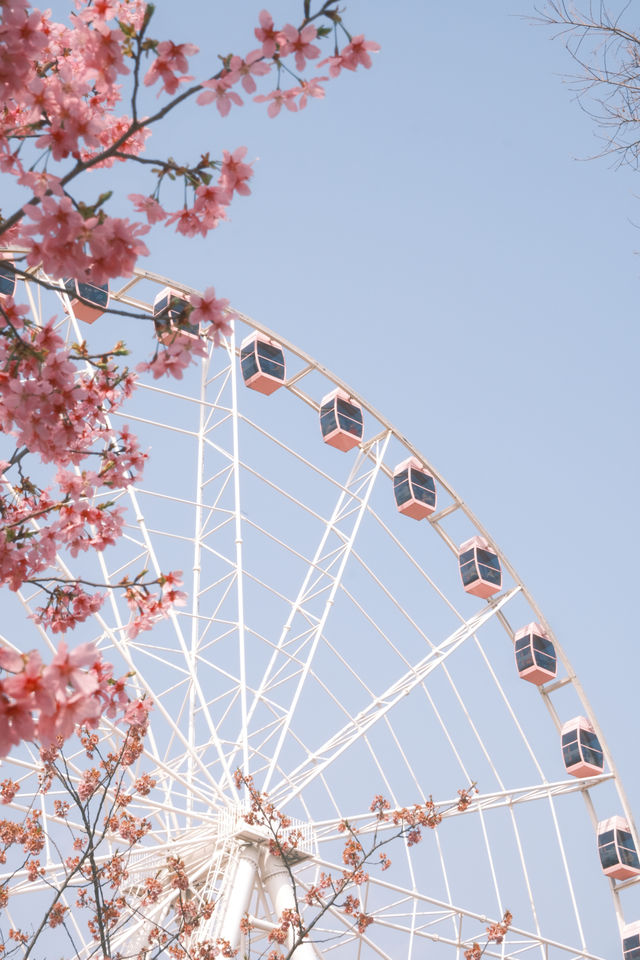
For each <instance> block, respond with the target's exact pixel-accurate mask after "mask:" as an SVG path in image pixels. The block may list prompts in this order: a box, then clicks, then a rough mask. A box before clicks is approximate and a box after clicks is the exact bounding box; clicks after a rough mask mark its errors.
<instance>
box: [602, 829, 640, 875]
mask: <svg viewBox="0 0 640 960" xmlns="http://www.w3.org/2000/svg"><path fill="white" fill-rule="evenodd" d="M597 833H598V853H599V855H600V863H601V864H602V870H603V872H604V874H605V876H607V877H613V879H614V880H628V878H629V877H635V876H637V875H638V874H639V873H640V860H638V851H637V850H636V845H635V843H634V842H633V836H632V835H631V830H630V829H629V824H628V823H627V821H626V820H625V819H624V817H610V818H609V819H608V820H601V821H600V823H599V824H598V829H597Z"/></svg>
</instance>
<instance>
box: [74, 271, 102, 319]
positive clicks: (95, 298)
mask: <svg viewBox="0 0 640 960" xmlns="http://www.w3.org/2000/svg"><path fill="white" fill-rule="evenodd" d="M63 283H64V288H65V290H66V291H67V293H68V295H69V300H70V301H71V308H72V310H73V313H74V315H75V317H76V318H77V319H78V320H83V321H84V322H85V323H93V322H94V320H97V319H98V317H101V316H102V314H103V313H104V312H105V310H106V309H107V307H108V306H109V284H108V283H91V282H90V281H87V280H76V279H75V278H74V277H67V278H66V279H65V280H63Z"/></svg>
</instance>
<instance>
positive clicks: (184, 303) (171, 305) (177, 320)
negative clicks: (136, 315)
mask: <svg viewBox="0 0 640 960" xmlns="http://www.w3.org/2000/svg"><path fill="white" fill-rule="evenodd" d="M189 306H190V304H189V298H188V297H187V296H186V294H184V293H180V292H179V291H178V290H173V289H172V288H171V287H165V288H164V289H163V290H161V291H160V293H159V294H158V296H157V297H156V298H155V300H154V301H153V322H154V324H155V328H156V335H157V337H158V340H159V341H160V342H161V343H171V341H172V340H173V339H174V337H175V335H176V334H177V333H178V332H181V333H186V334H187V336H189V337H193V339H194V340H195V339H197V338H198V337H199V335H200V326H199V324H197V323H189V322H188V316H189Z"/></svg>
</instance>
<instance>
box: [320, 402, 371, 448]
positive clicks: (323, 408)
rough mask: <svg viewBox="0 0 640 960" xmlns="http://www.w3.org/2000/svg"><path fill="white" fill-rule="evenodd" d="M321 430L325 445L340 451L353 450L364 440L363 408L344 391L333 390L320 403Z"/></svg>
mask: <svg viewBox="0 0 640 960" xmlns="http://www.w3.org/2000/svg"><path fill="white" fill-rule="evenodd" d="M320 429H321V431H322V439H323V440H324V442H325V443H328V444H330V446H332V447H337V449H338V450H351V448H352V447H357V446H358V444H359V443H360V441H361V440H362V435H363V432H364V421H363V419H362V407H360V406H359V405H358V404H357V403H354V402H353V400H351V398H350V397H349V394H348V393H345V391H344V390H340V388H338V389H337V390H332V391H331V393H328V394H327V395H326V397H323V398H322V401H321V403H320Z"/></svg>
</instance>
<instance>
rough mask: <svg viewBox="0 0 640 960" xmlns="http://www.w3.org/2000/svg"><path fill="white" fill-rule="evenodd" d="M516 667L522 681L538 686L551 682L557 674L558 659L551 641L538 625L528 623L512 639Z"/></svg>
mask: <svg viewBox="0 0 640 960" xmlns="http://www.w3.org/2000/svg"><path fill="white" fill-rule="evenodd" d="M514 644H515V648H514V649H515V655H516V666H517V668H518V673H519V674H520V677H521V678H522V680H528V681H529V683H535V684H537V685H538V686H539V685H540V684H541V683H546V682H547V680H552V679H553V678H554V677H555V675H556V673H557V672H558V658H557V656H556V648H555V647H554V645H553V641H552V640H549V637H548V636H547V635H546V633H545V632H544V630H543V629H542V627H541V626H540V624H539V623H530V624H528V626H526V627H523V628H522V629H521V630H518V631H517V633H516V635H515V637H514Z"/></svg>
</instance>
